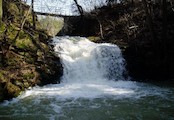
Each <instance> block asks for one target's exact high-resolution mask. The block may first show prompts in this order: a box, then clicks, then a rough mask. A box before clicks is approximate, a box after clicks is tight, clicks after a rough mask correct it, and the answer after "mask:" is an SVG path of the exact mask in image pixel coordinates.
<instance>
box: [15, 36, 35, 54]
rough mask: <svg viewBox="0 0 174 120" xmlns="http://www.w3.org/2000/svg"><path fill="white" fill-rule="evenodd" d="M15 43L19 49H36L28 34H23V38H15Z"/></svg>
mask: <svg viewBox="0 0 174 120" xmlns="http://www.w3.org/2000/svg"><path fill="white" fill-rule="evenodd" d="M21 37H22V36H21ZM23 37H24V36H23ZM15 45H16V46H17V47H18V48H20V49H29V50H32V51H36V50H37V48H36V46H35V45H34V44H33V42H32V40H31V39H30V38H28V36H25V37H24V38H23V39H17V40H16V43H15Z"/></svg>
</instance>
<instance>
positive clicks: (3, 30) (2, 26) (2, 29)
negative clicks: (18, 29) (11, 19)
mask: <svg viewBox="0 0 174 120" xmlns="http://www.w3.org/2000/svg"><path fill="white" fill-rule="evenodd" d="M5 29H6V25H5V24H4V23H3V22H2V23H1V25H0V37H1V35H2V34H3V33H4V32H5Z"/></svg>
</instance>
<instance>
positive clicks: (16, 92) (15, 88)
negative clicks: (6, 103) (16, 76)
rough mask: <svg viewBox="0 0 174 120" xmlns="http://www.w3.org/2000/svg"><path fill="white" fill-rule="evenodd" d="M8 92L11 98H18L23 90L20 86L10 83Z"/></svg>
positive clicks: (7, 88) (7, 87) (7, 86)
mask: <svg viewBox="0 0 174 120" xmlns="http://www.w3.org/2000/svg"><path fill="white" fill-rule="evenodd" d="M6 91H7V93H8V95H9V97H17V96H18V95H19V94H20V92H21V89H20V88H19V87H18V86H16V85H14V84H12V83H11V82H8V83H7V84H6Z"/></svg>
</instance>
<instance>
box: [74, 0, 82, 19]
mask: <svg viewBox="0 0 174 120" xmlns="http://www.w3.org/2000/svg"><path fill="white" fill-rule="evenodd" d="M74 2H75V4H76V6H77V9H78V11H79V13H80V15H81V16H83V8H82V6H80V5H79V4H78V2H77V0H74Z"/></svg>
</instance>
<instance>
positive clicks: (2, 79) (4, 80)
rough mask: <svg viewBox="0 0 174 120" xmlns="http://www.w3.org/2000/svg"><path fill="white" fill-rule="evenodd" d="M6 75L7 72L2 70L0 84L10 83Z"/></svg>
mask: <svg viewBox="0 0 174 120" xmlns="http://www.w3.org/2000/svg"><path fill="white" fill-rule="evenodd" d="M4 74H5V71H3V70H0V83H5V82H7V81H8V80H7V78H6V77H5V76H4Z"/></svg>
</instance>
